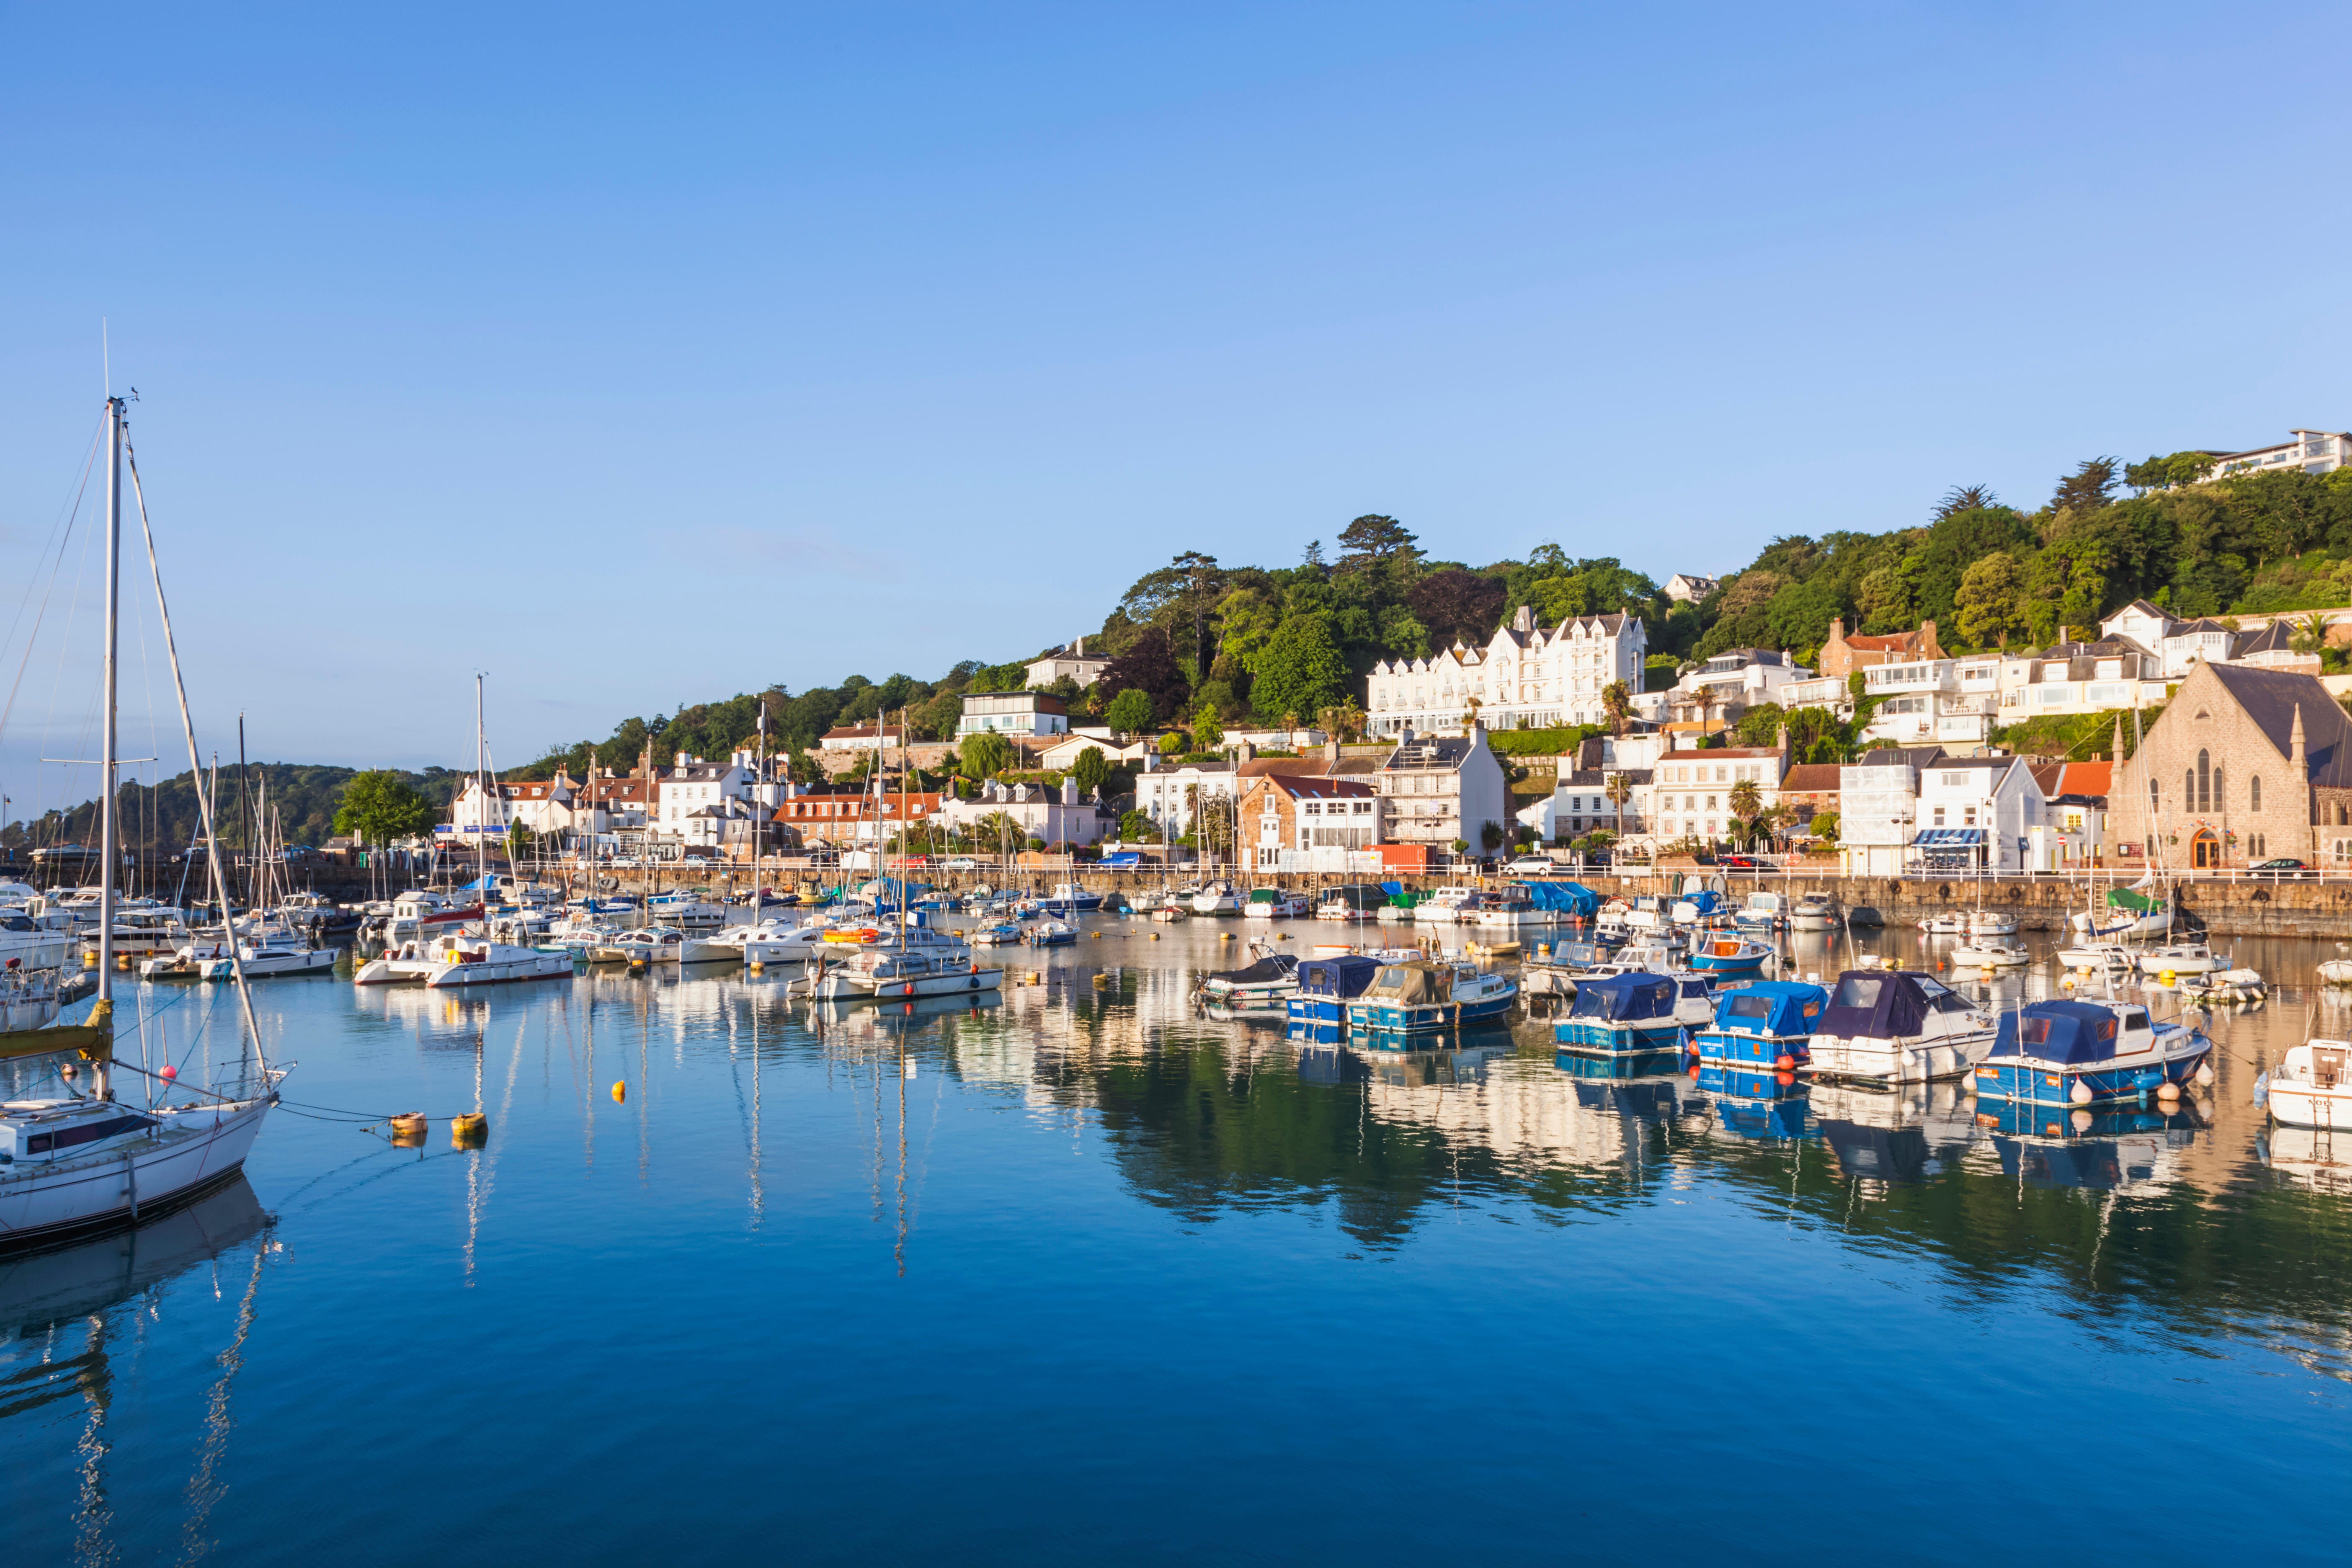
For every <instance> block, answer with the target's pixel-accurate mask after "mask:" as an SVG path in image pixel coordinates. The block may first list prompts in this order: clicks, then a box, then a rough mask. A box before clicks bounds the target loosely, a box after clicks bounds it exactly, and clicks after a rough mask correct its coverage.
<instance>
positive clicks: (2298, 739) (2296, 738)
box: [2286, 702, 2305, 772]
mask: <svg viewBox="0 0 2352 1568" xmlns="http://www.w3.org/2000/svg"><path fill="white" fill-rule="evenodd" d="M2286 744H2287V753H2286V760H2287V761H2288V762H2289V763H2293V764H2294V768H2295V770H2296V771H2297V772H2301V771H2303V768H2304V766H2305V763H2304V757H2303V704H2302V703H2300V702H2298V703H2296V704H2295V705H2294V729H2293V730H2292V731H2289V732H2288V734H2287V743H2286Z"/></svg>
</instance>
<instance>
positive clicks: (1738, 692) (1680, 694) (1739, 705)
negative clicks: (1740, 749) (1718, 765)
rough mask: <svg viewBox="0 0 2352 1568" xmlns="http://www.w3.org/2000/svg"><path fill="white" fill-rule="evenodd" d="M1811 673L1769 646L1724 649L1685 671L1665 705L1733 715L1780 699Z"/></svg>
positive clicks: (1727, 715)
mask: <svg viewBox="0 0 2352 1568" xmlns="http://www.w3.org/2000/svg"><path fill="white" fill-rule="evenodd" d="M1812 674H1813V672H1812V671H1811V670H1810V669H1807V668H1804V667H1803V666H1802V665H1800V664H1799V663H1797V662H1796V661H1795V660H1794V659H1792V658H1790V657H1789V656H1788V655H1787V654H1786V653H1782V652H1779V651H1777V650H1775V649H1772V648H1763V647H1735V648H1727V649H1726V650H1725V651H1724V652H1722V653H1719V654H1717V655H1716V656H1715V657H1714V658H1710V659H1708V660H1706V662H1705V663H1704V664H1701V665H1700V666H1699V667H1698V668H1696V669H1693V670H1691V671H1689V672H1688V673H1687V674H1685V676H1684V677H1683V678H1682V679H1681V681H1680V682H1679V683H1678V684H1677V685H1676V687H1675V690H1674V691H1672V692H1670V693H1668V695H1667V706H1668V707H1669V708H1671V709H1675V710H1683V709H1687V710H1691V711H1692V712H1694V713H1696V712H1701V711H1704V712H1706V713H1711V714H1713V715H1715V716H1717V717H1731V718H1737V717H1738V715H1739V714H1741V713H1743V712H1745V711H1746V710H1748V709H1750V708H1753V707H1755V706H1756V705H1757V704H1759V703H1761V702H1780V693H1781V692H1782V691H1784V690H1786V689H1788V688H1789V687H1790V685H1792V684H1795V683H1796V682H1799V681H1804V680H1809V679H1811V678H1812ZM1782 706H1786V704H1782Z"/></svg>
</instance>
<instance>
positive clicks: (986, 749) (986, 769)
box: [963, 730, 1013, 779]
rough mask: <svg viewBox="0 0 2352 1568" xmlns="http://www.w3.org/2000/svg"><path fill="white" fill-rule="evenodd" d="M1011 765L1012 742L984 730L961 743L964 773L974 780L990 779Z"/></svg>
mask: <svg viewBox="0 0 2352 1568" xmlns="http://www.w3.org/2000/svg"><path fill="white" fill-rule="evenodd" d="M1012 765H1013V742H1010V741H1008V740H1006V739H1005V738H1004V737H1003V736H1002V735H998V734H993V733H991V732H990V731H986V730H982V731H980V732H979V733H978V734H975V735H972V736H971V737H969V738H968V739H966V740H965V742H964V743H963V767H964V772H965V773H968V774H969V775H971V777H973V778H976V779H992V778H994V777H995V776H996V775H997V774H999V773H1003V771H1004V770H1005V769H1007V768H1009V767H1011V766H1012Z"/></svg>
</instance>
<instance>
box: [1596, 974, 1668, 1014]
mask: <svg viewBox="0 0 2352 1568" xmlns="http://www.w3.org/2000/svg"><path fill="white" fill-rule="evenodd" d="M1575 1016H1577V1017H1580V1018H1606V1019H1608V1020H1610V1021H1611V1022H1612V1023H1629V1024H1630V1023H1638V1022H1640V1021H1641V1020H1643V1019H1644V1018H1671V1017H1673V1016H1675V983H1674V982H1673V981H1671V980H1669V979H1667V978H1666V977H1665V976H1664V975H1663V974H1611V975H1605V976H1603V977H1602V978H1601V979H1599V980H1588V981H1585V982H1584V983H1583V984H1580V985H1579V986H1578V987H1577V988H1576V1014H1575Z"/></svg>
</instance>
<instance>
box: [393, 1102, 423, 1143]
mask: <svg viewBox="0 0 2352 1568" xmlns="http://www.w3.org/2000/svg"><path fill="white" fill-rule="evenodd" d="M384 1120H385V1121H387V1122H389V1123H390V1125H391V1127H392V1142H393V1143H394V1146H395V1147H397V1148H402V1149H414V1148H415V1147H416V1146H417V1145H418V1144H419V1143H422V1142H425V1113H424V1112H423V1111H420V1110H411V1111H407V1112H405V1113H404V1114H402V1115H399V1116H391V1117H386V1118H385V1119H384Z"/></svg>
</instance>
